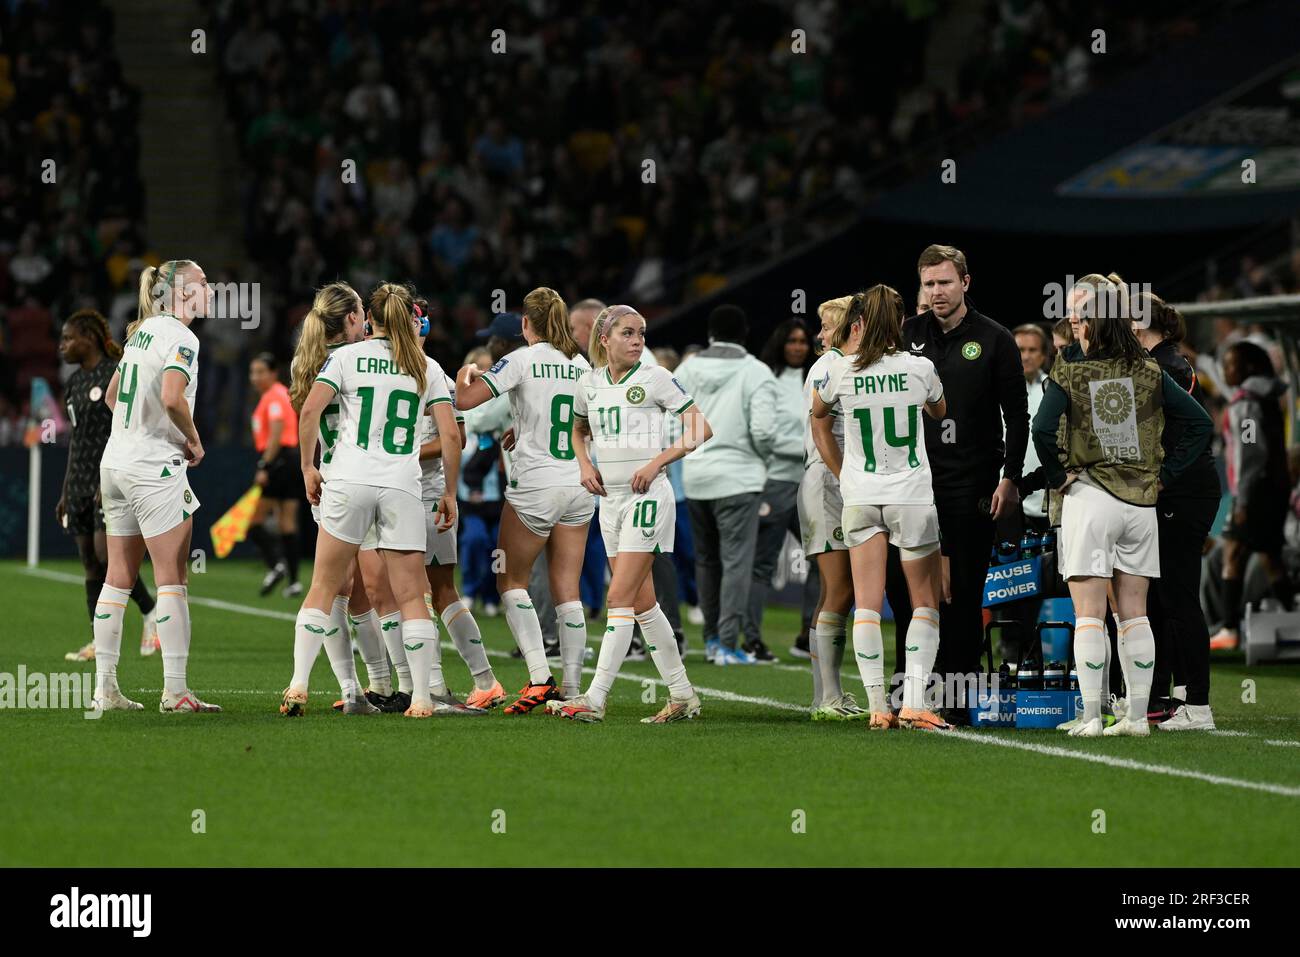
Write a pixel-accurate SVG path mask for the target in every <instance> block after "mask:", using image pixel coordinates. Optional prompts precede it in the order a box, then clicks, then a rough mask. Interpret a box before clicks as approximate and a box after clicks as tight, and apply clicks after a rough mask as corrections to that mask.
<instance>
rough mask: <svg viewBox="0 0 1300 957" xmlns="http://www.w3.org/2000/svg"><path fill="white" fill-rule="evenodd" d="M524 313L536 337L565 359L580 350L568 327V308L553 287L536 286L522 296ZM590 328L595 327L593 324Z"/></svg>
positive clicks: (570, 357)
mask: <svg viewBox="0 0 1300 957" xmlns="http://www.w3.org/2000/svg"><path fill="white" fill-rule="evenodd" d="M524 315H525V316H526V317H528V324H529V325H530V326H532V329H533V332H534V334H536V336H537V338H538V339H540V340H541V341H543V342H549V343H550V344H551V345H552V346H554V347H555V348H556V349H559V350H560V351H561V352H563V353H564V357H565V358H566V359H572V358H573V357H574V356H576V355H577V354H578V352H579V351H581V350H579V349H578V340H577V339H574V338H573V330H572V329H571V328H570V327H569V309H568V307H567V306H566V305H565V304H564V300H563V299H562V298H560V294H559V293H558V292H556V291H555V290H554V289H551V288H550V287H548V286H538V287H537V288H536V289H534V290H533V291H532V292H530V293H529V294H528V295H526V296H524ZM592 328H593V329H595V325H594V324H593V326H592Z"/></svg>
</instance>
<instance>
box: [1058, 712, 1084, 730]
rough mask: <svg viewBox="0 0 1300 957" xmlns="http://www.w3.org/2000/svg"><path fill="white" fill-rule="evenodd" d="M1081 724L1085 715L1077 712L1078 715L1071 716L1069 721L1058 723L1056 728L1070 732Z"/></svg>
mask: <svg viewBox="0 0 1300 957" xmlns="http://www.w3.org/2000/svg"><path fill="white" fill-rule="evenodd" d="M1081 724H1083V715H1082V714H1076V715H1075V716H1074V717H1073V718H1071V719H1070V720H1069V721H1062V722H1061V723H1060V724H1058V725H1057V726H1056V730H1057V731H1067V732H1069V731H1073V730H1074V729H1075V728H1077V727H1078V726H1079V725H1081Z"/></svg>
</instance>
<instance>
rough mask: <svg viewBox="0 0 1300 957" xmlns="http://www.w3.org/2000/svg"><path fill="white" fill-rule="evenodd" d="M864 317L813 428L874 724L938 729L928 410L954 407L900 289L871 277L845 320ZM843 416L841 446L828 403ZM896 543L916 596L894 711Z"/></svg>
mask: <svg viewBox="0 0 1300 957" xmlns="http://www.w3.org/2000/svg"><path fill="white" fill-rule="evenodd" d="M859 316H860V317H861V318H862V341H861V342H860V343H859V345H858V349H857V351H856V352H855V353H854V354H853V355H846V356H842V357H839V358H837V359H835V360H834V361H833V362H832V363H831V367H830V370H829V376H828V377H827V379H826V381H825V382H823V383H821V384H820V385H819V386H818V387H817V394H816V396H814V398H813V409H812V414H813V417H814V419H815V421H814V423H813V438H814V440H815V441H816V443H817V448H818V450H819V451H820V452H821V455H822V458H823V459H824V460H825V461H826V464H827V467H828V468H830V470H831V471H832V472H833V473H835V475H836V476H837V477H838V478H839V481H840V491H841V494H842V495H843V498H844V512H843V517H842V520H841V521H842V525H843V529H844V541H845V543H846V544H847V545H848V546H849V561H850V563H851V565H852V567H853V592H854V604H855V605H856V608H855V610H854V612H853V652H854V654H855V656H856V657H857V662H858V670H859V672H860V673H861V675H862V683H863V685H864V686H865V687H866V691H867V699H868V704H869V706H870V708H871V725H870V726H871V728H873V729H887V728H892V727H897V726H899V725H900V724H901V725H902V726H903V727H908V728H916V729H920V730H927V731H935V730H946V729H948V728H949V725H948V724H947V723H946V722H944V721H943V720H942V719H940V718H939V717H938V716H937V715H935V714H933V713H932V712H930V711H927V710H926V708H925V686H926V683H927V681H928V680H929V677H930V672H931V670H932V669H933V668H934V659H935V655H936V654H937V653H938V650H939V612H938V602H937V600H936V599H937V591H938V585H939V581H940V575H941V566H940V562H939V515H938V512H937V511H936V509H935V507H934V490H933V488H932V486H931V481H930V463H929V460H928V459H927V457H926V450H925V436H924V433H923V432H922V425H923V423H922V422H921V411H922V409H924V410H925V412H926V414H928V415H930V416H932V417H934V418H936V419H938V418H942V417H943V416H944V414H945V413H946V411H947V403H946V402H945V401H944V397H943V384H942V383H941V382H940V381H939V376H938V374H937V373H936V372H935V369H934V364H933V363H932V362H931V361H930V360H929V359H926V358H925V357H923V356H914V355H912V354H911V353H910V352H908V351H906V350H905V349H904V348H903V347H902V322H903V297H902V296H900V295H899V294H898V293H897V292H896V291H895V290H894V289H891V288H890V287H889V286H884V285H876V286H872V287H871V288H870V289H868V290H867V291H866V292H865V293H858V294H857V295H856V296H854V297H853V300H852V302H850V304H849V308H848V313H847V315H846V317H845V319H846V321H849V322H852V321H853V320H854V319H856V318H857V317H859ZM836 409H838V411H839V413H840V415H841V416H842V417H843V419H844V451H843V455H842V457H841V452H840V448H839V446H838V445H837V444H836V443H835V440H834V437H833V435H832V424H831V418H830V416H831V412H832V411H833V410H836ZM891 542H892V543H893V544H894V545H896V546H897V547H898V550H899V552H900V553H901V557H902V560H903V575H904V577H906V579H907V588H908V592H909V593H910V595H911V597H912V621H911V624H910V626H909V628H908V632H907V638H908V645H907V670H906V675H905V681H904V687H903V708H902V710H901V711H900V712H899V713H898V714H897V715H894V714H893V712H892V711H891V709H890V707H889V702H888V696H887V694H886V691H885V663H884V643H883V642H882V640H881V635H880V610H881V607H882V606H883V604H884V598H885V563H886V560H887V558H888V548H889V545H890V543H891Z"/></svg>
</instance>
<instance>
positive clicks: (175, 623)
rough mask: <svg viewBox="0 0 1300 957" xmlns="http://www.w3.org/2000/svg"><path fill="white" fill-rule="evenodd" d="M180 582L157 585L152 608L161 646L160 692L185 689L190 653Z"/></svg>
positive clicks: (184, 595)
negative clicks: (161, 672) (156, 597)
mask: <svg viewBox="0 0 1300 957" xmlns="http://www.w3.org/2000/svg"><path fill="white" fill-rule="evenodd" d="M188 591H189V589H188V588H186V587H185V586H184V585H159V586H158V607H157V608H156V609H155V614H156V615H157V617H156V618H155V619H154V620H155V621H156V622H157V623H158V644H160V645H161V646H162V660H163V692H164V693H165V694H171V695H179V694H184V693H185V691H186V684H185V665H186V663H187V662H188V661H189V657H190V638H189V634H188V631H189V629H188V628H186V627H185V623H186V621H187V619H188V616H187V615H186V614H185V603H186V593H187V592H188Z"/></svg>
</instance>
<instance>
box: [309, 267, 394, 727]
mask: <svg viewBox="0 0 1300 957" xmlns="http://www.w3.org/2000/svg"><path fill="white" fill-rule="evenodd" d="M365 317H366V309H365V306H363V305H362V303H361V297H360V296H358V295H357V293H356V290H354V289H353V288H352V287H351V286H350V285H348V284H347V283H346V282H342V281H337V282H332V283H329V284H327V285H325V286H322V287H321V288H320V289H319V290H317V292H316V296H315V298H314V299H313V301H312V306H311V309H310V310H309V311H308V313H307V315H306V317H305V318H304V319H303V322H302V331H301V332H300V333H299V336H298V345H297V348H296V349H295V350H294V356H293V362H292V363H291V365H290V386H289V400H290V401H291V402H292V403H293V407H294V411H295V412H299V413H301V411H302V406H303V403H304V402H306V401H307V396H308V395H310V394H311V390H312V386H313V385H315V383H316V373H317V372H319V371H320V368H321V366H323V365H324V364H325V360H326V359H327V358H329V355H330V353H332V352H333V351H334V350H335V349H338V348H341V347H342V346H346V345H349V344H351V343H353V342H359V341H360V340H361V338H362V334H363V333H362V327H363V326H364V324H365ZM338 419H339V404H338V402H337V401H335V402H332V403H330V404H329V405H328V406H326V407H325V409H324V411H323V412H322V413H321V417H320V446H321V448H320V466H319V468H320V472H321V475H322V476H323V477H324V478H325V479H326V480H328V478H329V464H330V458H331V456H332V453H333V450H334V441H335V437H336V435H337V433H338ZM311 515H312V518H313V519H314V520H315V522H316V525H317V526H318V527H319V525H320V506H319V505H313V506H312V507H311ZM364 596H365V589H364V588H362V587H361V581H360V579H359V578H358V576H357V569H356V565H355V563H354V564H352V565H349V566H348V574H347V577H346V578H345V579H344V581H343V583H342V584H341V585H340V586H339V591H338V594H337V595H335V596H334V603H333V606H332V608H331V610H330V618H331V622H332V625H333V627H331V628H329V629H327V631H326V636H325V641H324V645H325V654H326V657H328V658H329V662H330V667H331V668H332V669H333V671H334V676H335V677H336V678H337V679H338V682H339V692H340V694H341V695H342V698H341V699H340V700H339V701H338V702H337V703H336V704H335V708H336V709H337V710H339V711H342V712H343V713H344V714H375V713H377V712H378V711H379V710H380V709H379V707H378V706H377V704H376V702H375V701H373V700H371V699H372V698H373V697H375V696H376V695H377V694H378V692H373V691H368V692H367V693H366V694H364V695H363V694H362V692H361V687H360V683H359V682H358V680H357V671H356V662H355V660H354V659H353V656H352V642H351V640H350V638H349V635H348V620H349V618H350V609H351V608H355V607H357V599H358V598H364ZM368 614H370V617H372V618H373V617H374V616H373V615H372V614H371V613H370V612H369V608H368V606H367V611H366V612H362V613H361V616H362V617H361V618H360V619H353V622H354V624H355V625H356V628H357V644H358V646H360V648H361V658H362V660H363V661H364V662H365V664H366V672H367V675H368V677H369V679H370V684H371V688H372V689H373V688H375V687H376V685H381V686H382V690H383V695H381V696H380V697H386V696H387V695H388V694H389V690H390V689H389V688H388V685H387V682H388V677H389V671H388V659H387V658H385V657H384V651H383V645H382V643H381V642H380V640H379V628H378V621H377V619H376V620H375V623H374V626H373V628H372V627H368V626H369V625H370V622H369V621H368V620H365V616H366V615H368Z"/></svg>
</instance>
